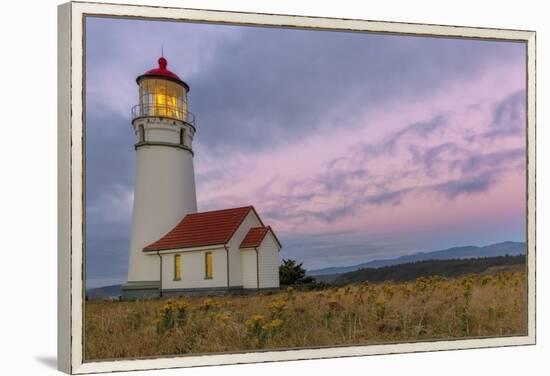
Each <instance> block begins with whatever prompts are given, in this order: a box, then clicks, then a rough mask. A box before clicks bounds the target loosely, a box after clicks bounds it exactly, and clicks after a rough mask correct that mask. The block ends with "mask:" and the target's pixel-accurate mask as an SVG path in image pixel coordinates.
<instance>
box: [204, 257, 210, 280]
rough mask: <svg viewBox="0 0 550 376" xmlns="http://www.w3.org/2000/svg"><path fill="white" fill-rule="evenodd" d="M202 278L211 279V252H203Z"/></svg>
mask: <svg viewBox="0 0 550 376" xmlns="http://www.w3.org/2000/svg"><path fill="white" fill-rule="evenodd" d="M204 279H212V252H206V253H205V254H204Z"/></svg>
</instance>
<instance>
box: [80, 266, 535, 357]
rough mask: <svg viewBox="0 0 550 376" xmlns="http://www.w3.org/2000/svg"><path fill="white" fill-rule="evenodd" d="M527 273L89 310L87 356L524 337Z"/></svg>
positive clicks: (93, 305) (98, 305)
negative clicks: (487, 337) (510, 336)
mask: <svg viewBox="0 0 550 376" xmlns="http://www.w3.org/2000/svg"><path fill="white" fill-rule="evenodd" d="M526 314H527V312H526V282H525V273H524V272H503V273H498V274H495V275H480V276H467V277H463V278H458V279H444V278H439V277H431V278H419V279H417V280H416V281H413V282H407V283H393V282H385V283H381V284H376V285H374V284H369V283H362V284H355V285H348V286H343V287H338V288H329V289H325V290H322V291H295V290H293V289H292V288H289V289H287V290H285V291H281V292H277V293H271V294H267V293H266V294H256V295H250V296H226V297H206V298H204V297H203V298H198V297H195V298H175V299H159V300H148V301H133V302H111V301H90V302H87V303H86V320H85V358H86V359H87V360H90V359H109V358H129V357H132V358H133V357H145V356H154V355H174V354H191V353H212V352H234V351H241V350H254V349H279V348H293V347H314V346H329V345H344V344H349V345H351V344H372V343H384V342H400V341H411V340H428V339H451V338H463V337H486V336H504V335H522V334H526V320H527V318H526Z"/></svg>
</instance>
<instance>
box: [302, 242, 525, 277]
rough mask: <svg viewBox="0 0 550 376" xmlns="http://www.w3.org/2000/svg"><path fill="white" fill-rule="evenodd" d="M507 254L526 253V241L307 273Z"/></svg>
mask: <svg viewBox="0 0 550 376" xmlns="http://www.w3.org/2000/svg"><path fill="white" fill-rule="evenodd" d="M507 255H508V256H516V255H525V243H523V242H511V241H506V242H502V243H497V244H491V245H488V246H485V247H476V246H465V247H454V248H448V249H443V250H439V251H433V252H418V253H414V254H412V255H407V256H401V257H398V258H393V259H383V260H374V261H369V262H364V263H361V264H357V265H351V266H342V267H330V268H324V269H317V270H310V271H308V272H307V274H308V275H311V276H314V277H315V278H317V279H319V280H334V279H335V278H336V276H337V275H340V274H344V273H348V272H352V271H355V270H358V269H365V268H381V267H385V266H392V265H399V264H408V263H412V262H417V261H427V260H452V259H467V258H482V257H497V256H507Z"/></svg>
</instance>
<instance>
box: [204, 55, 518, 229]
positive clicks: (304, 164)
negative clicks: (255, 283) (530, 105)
mask: <svg viewBox="0 0 550 376" xmlns="http://www.w3.org/2000/svg"><path fill="white" fill-rule="evenodd" d="M523 72H524V69H523V67H522V66H521V65H517V64H516V65H512V64H505V63H503V64H501V65H498V66H493V67H492V68H491V69H490V70H489V71H486V72H483V74H480V75H479V76H473V77H471V79H470V80H467V81H460V82H454V83H452V84H451V85H449V86H448V87H447V88H445V90H440V91H438V92H436V93H433V94H431V95H427V96H423V97H418V98H410V97H409V98H397V99H395V100H393V101H390V102H386V103H383V104H381V105H379V106H377V107H376V108H366V109H365V108H361V107H359V108H358V109H357V113H355V114H353V116H352V118H350V119H349V121H348V120H346V119H342V121H341V122H340V123H338V124H320V125H319V127H318V129H319V132H317V133H313V134H311V135H310V136H309V137H307V138H304V139H300V140H294V139H292V134H291V133H289V134H288V143H286V144H285V146H283V147H278V148H276V149H275V148H274V149H272V150H263V151H261V152H255V153H252V152H250V153H243V152H240V151H235V152H234V153H232V154H231V155H229V156H226V157H220V158H216V157H213V156H212V155H207V154H208V153H207V152H206V151H204V150H201V145H200V139H198V140H197V141H198V143H199V145H198V147H197V157H196V160H197V171H199V175H200V176H207V175H209V174H211V175H213V176H216V178H215V179H210V180H201V179H199V182H200V183H199V184H200V187H199V189H198V192H199V207H200V209H201V210H205V209H211V208H218V207H226V206H231V205H244V204H253V205H255V206H256V208H257V209H258V210H259V211H260V213H263V214H262V215H264V216H265V217H266V220H267V221H269V222H270V223H271V224H272V225H274V226H276V228H277V229H278V230H279V231H282V232H288V233H314V232H318V231H321V232H322V231H340V230H353V231H368V232H373V233H378V234H384V233H396V232H401V233H408V232H415V231H424V232H426V231H428V232H429V231H436V229H437V228H441V227H442V226H444V227H448V228H451V227H452V226H462V227H464V226H472V224H473V223H487V222H490V221H495V220H497V219H498V218H499V217H502V216H521V215H522V214H523V210H524V201H525V200H524V196H525V190H524V181H525V180H524V169H525V165H524V159H523V158H521V154H522V148H524V140H525V138H524V137H525V135H524V132H523V131H522V127H523V124H524V117H522V116H519V117H518V116H517V114H520V115H521V114H523V112H524V107H523V102H522V101H521V98H522V97H521V92H522V90H525V83H524V75H523ZM510 98H512V99H513V100H511V99H510ZM514 98H515V99H514ZM499 106H500V107H499ZM503 106H508V107H509V108H508V107H506V108H505V107H503ZM503 108H504V109H503ZM499 111H500V113H504V114H505V115H506V112H505V111H508V112H509V115H506V116H508V117H506V116H504V115H503V116H504V120H503V121H505V122H506V124H504V125H503V124H495V118H496V116H497V115H496V114H497V113H499ZM503 111H504V112H503ZM510 114H512V115H510ZM501 117H502V116H501ZM501 120H502V119H501ZM504 126H505V127H507V128H506V129H508V130H510V131H509V132H504V133H502V134H493V133H494V132H495V131H498V130H499V129H502V127H504ZM498 127H500V128H498ZM491 132H493V133H491ZM492 134H493V136H491V135H492ZM483 135H488V136H487V137H484V136H483Z"/></svg>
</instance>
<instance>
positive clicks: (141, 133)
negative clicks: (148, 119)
mask: <svg viewBox="0 0 550 376" xmlns="http://www.w3.org/2000/svg"><path fill="white" fill-rule="evenodd" d="M138 133H139V135H138V137H139V142H144V141H145V128H143V124H140V125H139V129H138Z"/></svg>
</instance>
